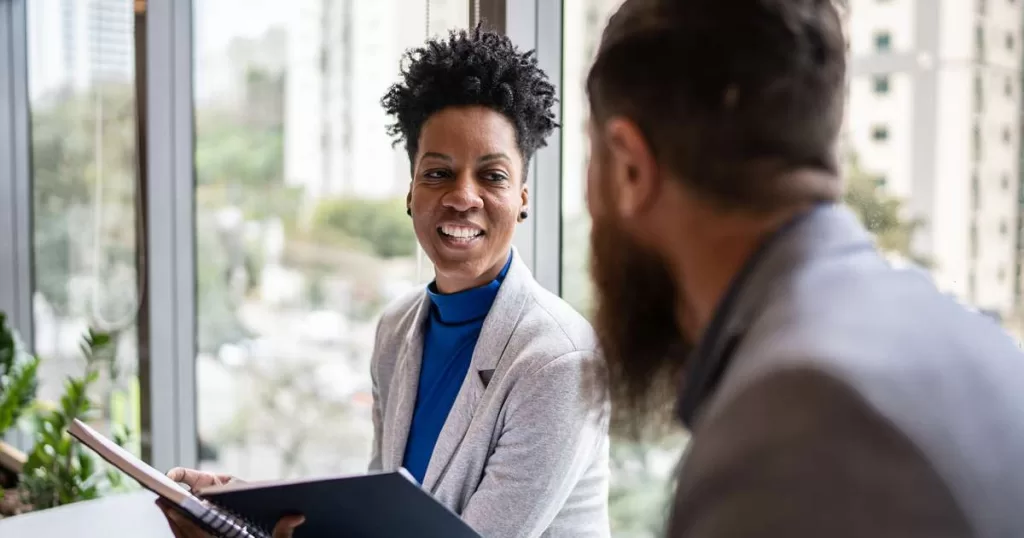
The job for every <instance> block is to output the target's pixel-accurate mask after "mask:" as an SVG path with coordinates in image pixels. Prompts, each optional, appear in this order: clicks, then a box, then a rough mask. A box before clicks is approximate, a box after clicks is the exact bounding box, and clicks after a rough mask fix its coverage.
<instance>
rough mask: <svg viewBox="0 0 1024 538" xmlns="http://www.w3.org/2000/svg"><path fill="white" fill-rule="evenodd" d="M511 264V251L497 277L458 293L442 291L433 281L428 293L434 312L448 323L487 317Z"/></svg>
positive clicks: (443, 321) (442, 320)
mask: <svg viewBox="0 0 1024 538" xmlns="http://www.w3.org/2000/svg"><path fill="white" fill-rule="evenodd" d="M511 265H512V254H511V253H509V256H508V260H507V261H506V262H505V266H504V267H503V268H502V269H501V272H500V273H498V276H497V278H495V279H494V280H492V281H490V282H488V283H487V284H484V285H483V286H479V287H476V288H470V289H468V290H465V291H460V292H458V293H447V294H445V293H440V292H438V291H437V286H436V285H435V283H434V282H431V283H430V285H429V286H427V295H428V296H429V297H430V301H431V303H433V312H434V313H435V314H436V315H437V316H438V318H439V319H440V321H441V322H442V323H446V324H458V323H468V322H470V321H474V320H478V319H482V318H484V317H486V316H487V312H489V311H490V310H491V305H492V304H493V303H494V298H495V297H496V296H497V295H498V288H500V287H501V283H502V282H503V281H504V280H505V275H507V274H508V268H509V267H510V266H511Z"/></svg>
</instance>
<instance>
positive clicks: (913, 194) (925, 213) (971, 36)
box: [844, 0, 1024, 314]
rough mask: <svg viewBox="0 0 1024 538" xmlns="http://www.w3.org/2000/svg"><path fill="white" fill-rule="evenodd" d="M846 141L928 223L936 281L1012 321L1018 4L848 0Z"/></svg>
mask: <svg viewBox="0 0 1024 538" xmlns="http://www.w3.org/2000/svg"><path fill="white" fill-rule="evenodd" d="M849 8H850V11H849V15H848V16H849V19H848V21H847V28H848V32H849V36H848V39H849V45H850V80H849V107H848V110H847V117H846V126H845V133H844V139H845V141H846V143H847V146H848V148H849V149H851V150H852V151H854V152H855V153H856V155H857V157H858V161H859V164H860V165H861V167H862V168H863V169H864V170H865V171H866V172H868V173H871V174H874V175H876V176H877V177H878V181H879V183H880V184H882V185H884V187H885V189H886V190H887V191H888V192H890V193H891V194H894V195H896V196H898V197H900V198H902V199H903V200H905V205H906V210H907V218H918V219H921V220H922V221H923V225H922V226H921V229H920V231H919V232H918V233H917V234H916V235H915V238H914V248H915V251H916V253H917V254H920V255H923V256H925V257H927V258H929V259H930V260H931V261H932V263H933V267H932V273H933V276H934V279H935V281H936V283H937V285H938V286H939V287H940V288H942V289H943V290H945V291H947V292H950V293H953V294H954V295H956V296H957V297H959V298H961V299H962V300H964V301H966V302H968V303H971V304H974V305H976V306H978V307H979V308H983V309H987V310H993V311H996V312H1001V313H1003V314H1006V313H1008V312H1010V311H1011V310H1013V309H1014V308H1015V307H1016V302H1017V295H1018V292H1019V290H1020V286H1021V275H1020V273H1019V270H1018V269H1017V267H1018V259H1019V256H1018V249H1017V239H1018V236H1019V234H1020V233H1021V232H1020V230H1019V226H1018V224H1017V223H1018V216H1019V214H1020V207H1019V205H1018V201H1017V200H1018V196H1019V194H1020V187H1019V181H1018V178H1019V177H1020V149H1019V148H1020V132H1019V131H1020V127H1019V125H1020V117H1021V98H1022V89H1021V87H1020V86H1021V80H1022V79H1021V59H1022V55H1021V27H1022V21H1024V6H1022V3H1021V2H1016V1H1012V0H988V1H984V0H979V1H973V2H966V1H964V2H932V1H929V0H886V1H879V0H851V1H850V2H849Z"/></svg>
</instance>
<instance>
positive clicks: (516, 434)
mask: <svg viewBox="0 0 1024 538" xmlns="http://www.w3.org/2000/svg"><path fill="white" fill-rule="evenodd" d="M600 371H601V370H600V369H599V360H598V357H596V356H595V354H594V353H593V352H592V351H574V352H571V353H568V354H566V355H563V356H561V357H559V358H557V359H554V360H553V361H550V362H548V363H547V364H545V365H544V366H542V367H540V368H538V369H537V370H536V371H534V372H532V373H531V374H528V375H526V376H524V377H523V378H522V379H520V380H519V381H518V382H517V384H518V385H520V387H517V389H516V390H514V391H512V392H511V393H510V395H509V398H508V401H507V403H506V405H507V411H506V414H505V417H504V424H503V427H502V429H501V433H500V437H499V439H498V441H497V444H496V447H495V449H494V453H493V454H492V455H491V456H490V457H489V458H488V460H487V466H486V468H485V469H484V477H483V480H482V481H481V483H480V486H479V487H478V488H477V490H476V492H475V493H473V495H472V497H470V499H469V502H468V503H467V505H466V508H465V509H464V510H463V513H462V517H463V519H464V520H465V521H466V522H467V523H469V524H470V525H471V526H472V527H473V528H474V529H476V530H477V531H478V532H479V533H480V534H481V535H482V536H485V537H487V538H535V537H538V536H541V535H542V533H544V532H545V531H547V532H548V533H549V534H547V535H546V536H548V535H549V536H607V534H608V522H607V521H587V522H576V523H578V524H576V523H574V524H573V525H572V526H573V527H575V528H573V529H564V531H558V530H556V529H549V526H550V525H551V523H552V520H553V519H554V518H555V516H556V515H558V513H559V511H561V510H566V511H570V512H571V511H573V510H578V509H579V508H581V507H582V504H583V503H588V502H592V499H601V498H604V497H606V496H607V491H606V490H607V487H606V486H605V482H604V481H603V480H593V481H591V482H593V486H592V488H591V489H593V490H594V491H585V490H586V489H587V486H584V487H583V488H582V490H581V488H580V487H576V488H575V489H576V492H575V495H574V498H573V499H569V495H570V492H572V491H573V490H574V485H576V484H578V483H580V484H586V483H587V480H581V477H583V475H584V474H585V473H586V472H587V471H588V467H589V466H590V465H591V464H592V463H593V461H594V459H593V458H592V457H589V456H591V455H593V454H594V453H595V451H596V450H601V449H606V448H607V445H606V443H607V435H608V423H607V420H608V417H607V406H606V405H603V404H602V402H600V401H599V400H597V398H596V397H595V394H598V393H599V392H598V389H599V386H597V385H595V384H594V383H595V382H596V381H597V379H598V378H597V377H596V376H597V375H598V372H600ZM520 389H521V390H520ZM599 472H601V473H605V472H607V469H601V470H599ZM598 489H600V490H601V491H597V490H598ZM574 502H578V503H580V505H581V506H574V505H573V503H574Z"/></svg>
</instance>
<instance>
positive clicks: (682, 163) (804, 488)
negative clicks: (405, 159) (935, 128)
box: [587, 0, 1024, 538]
mask: <svg viewBox="0 0 1024 538" xmlns="http://www.w3.org/2000/svg"><path fill="white" fill-rule="evenodd" d="M844 55H845V44H844V39H843V36H842V31H841V27H840V20H839V17H838V15H837V12H836V8H835V7H834V6H833V5H832V3H831V2H830V1H828V0H626V2H625V3H624V5H623V6H622V7H621V9H620V10H619V11H618V13H617V14H616V15H615V16H614V17H613V18H612V19H611V21H610V22H609V25H608V27H607V29H606V30H605V32H604V35H603V37H602V42H601V45H600V48H599V52H598V57H597V59H596V61H595V64H594V66H593V68H592V70H591V72H590V74H589V78H588V81H587V84H588V93H589V97H590V102H591V107H592V114H593V118H592V126H591V139H592V146H593V147H592V155H593V156H592V160H591V167H590V171H589V178H588V205H589V208H590V212H591V215H592V216H593V219H594V223H593V232H592V247H593V253H592V255H593V271H594V278H595V283H596V285H597V290H598V300H597V303H598V307H597V314H596V325H597V327H596V328H597V331H598V333H599V335H600V338H601V340H602V346H603V347H604V352H605V354H606V360H607V362H608V366H609V373H610V378H611V392H612V395H613V397H614V398H615V401H616V404H617V409H618V410H619V411H620V412H623V413H627V414H629V415H630V418H631V419H632V423H633V424H634V425H637V424H642V423H643V421H644V420H646V419H649V418H651V417H657V416H658V415H659V414H660V413H661V412H662V411H663V409H664V406H663V405H662V404H664V403H665V400H666V399H665V396H666V395H667V394H668V393H676V392H678V400H676V398H675V397H674V395H673V397H672V400H673V402H672V405H673V406H674V413H675V414H676V417H677V418H678V419H679V420H680V421H681V422H682V423H683V424H684V425H685V426H686V427H687V428H688V429H689V430H690V431H691V434H692V437H691V444H690V446H689V450H688V454H687V457H686V459H685V461H684V463H683V465H682V467H681V471H680V475H679V484H678V490H677V493H676V499H675V502H674V506H673V513H672V516H671V519H670V522H669V524H668V527H667V529H668V534H669V536H672V537H701V538H720V537H733V536H736V537H739V536H744V537H748V536H772V537H775V536H786V537H811V536H814V537H818V536H828V537H832V538H835V537H854V536H858V537H859V536H871V537H890V536H891V537H896V536H899V537H925V536H928V537H935V536H944V537H952V536H956V537H961V536H978V537H993V538H994V537H997V536H998V537H1007V536H1024V464H1022V462H1024V390H1022V388H1021V387H1022V383H1024V357H1022V356H1021V353H1019V351H1018V350H1017V348H1016V347H1015V345H1014V344H1013V343H1012V342H1011V341H1010V339H1009V338H1008V337H1007V336H1006V335H1005V334H1004V333H1003V332H1002V330H1001V329H1000V328H999V327H998V326H997V325H996V324H994V323H993V322H992V321H990V320H989V319H987V318H985V317H983V316H981V315H978V314H975V313H971V312H968V311H967V310H965V309H964V308H962V307H961V306H959V305H958V304H956V303H955V302H954V301H953V300H950V299H948V298H947V297H945V296H944V295H943V294H941V293H940V292H938V291H936V290H935V289H934V287H933V286H932V285H931V284H930V283H929V282H928V281H927V280H926V279H925V278H922V277H921V276H920V274H919V273H917V272H911V271H900V270H897V269H894V268H892V267H890V266H889V265H888V264H887V263H886V261H885V260H884V259H883V258H882V257H881V256H880V255H879V253H878V252H877V251H876V250H875V248H874V246H873V244H872V239H871V237H870V236H869V235H868V234H867V233H866V231H865V230H864V228H863V227H862V226H861V225H860V223H859V222H858V221H857V219H856V218H855V217H854V216H853V215H852V214H851V213H850V212H848V211H847V210H846V209H844V208H843V207H842V206H841V205H839V204H838V203H837V200H839V198H840V194H841V192H842V184H841V181H840V178H839V175H838V168H839V166H838V163H837V159H836V156H835V144H836V138H837V133H838V130H839V128H840V124H841V121H842V106H843V100H844V95H843V94H844V76H845V65H844ZM637 58H642V59H643V60H642V61H637ZM680 385H681V386H680Z"/></svg>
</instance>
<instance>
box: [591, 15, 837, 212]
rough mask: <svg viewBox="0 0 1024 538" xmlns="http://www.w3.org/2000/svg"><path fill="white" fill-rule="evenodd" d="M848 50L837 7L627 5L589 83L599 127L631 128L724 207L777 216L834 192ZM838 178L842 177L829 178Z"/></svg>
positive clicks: (606, 39)
mask: <svg viewBox="0 0 1024 538" xmlns="http://www.w3.org/2000/svg"><path fill="white" fill-rule="evenodd" d="M845 55H846V46H845V40H844V38H843V30H842V24H841V22H840V19H839V16H838V13H837V11H836V7H835V6H834V5H833V4H832V0H626V3H625V4H624V5H623V6H622V7H621V8H620V9H619V11H618V12H617V13H616V14H615V15H614V16H613V17H612V18H611V20H610V22H609V23H608V26H607V28H605V31H604V34H603V36H602V40H601V46H600V48H599V50H598V55H597V59H596V60H595V62H594V65H593V67H592V68H591V70H590V74H589V76H588V78H587V92H588V94H589V97H590V105H591V110H592V113H593V115H594V119H595V120H596V121H597V122H598V123H603V122H604V121H606V120H607V119H609V118H611V117H615V116H622V117H626V118H629V119H630V120H632V121H633V122H635V123H636V124H637V126H638V127H639V129H640V130H641V132H642V133H643V136H644V137H645V138H646V141H647V143H648V144H649V146H650V147H651V149H652V151H653V153H654V156H655V158H656V159H657V160H658V161H659V163H662V165H663V166H666V167H667V168H668V169H669V170H670V171H671V172H673V173H674V175H677V176H679V177H680V178H682V179H683V181H685V182H686V183H687V185H689V186H690V187H692V188H693V189H694V191H695V192H697V193H699V194H701V195H704V196H706V197H707V198H709V199H711V200H713V201H714V202H716V203H718V204H719V205H721V206H724V207H743V208H758V209H772V208H774V207H776V206H779V205H785V204H788V203H792V202H794V201H805V200H806V199H807V198H817V199H829V198H832V197H834V196H835V193H836V192H837V191H838V189H836V188H834V187H835V186H834V185H833V186H831V187H833V188H825V189H822V188H820V186H819V187H818V188H817V192H814V191H815V189H814V188H813V187H812V188H811V189H809V190H810V191H811V192H808V189H807V188H806V187H807V185H806V184H804V190H803V191H802V192H796V191H799V190H800V187H799V186H794V185H792V184H791V185H787V184H785V182H782V181H777V180H776V178H778V177H780V176H781V175H782V174H785V173H786V172H788V171H791V170H796V169H817V170H821V171H825V172H829V173H833V174H837V173H838V163H837V157H836V155H835V144H836V139H837V136H838V132H839V129H840V125H841V123H842V116H843V101H844V98H845V96H844V94H845V91H844V90H845V71H846V59H845ZM835 181H837V182H838V178H836V179H835Z"/></svg>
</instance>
